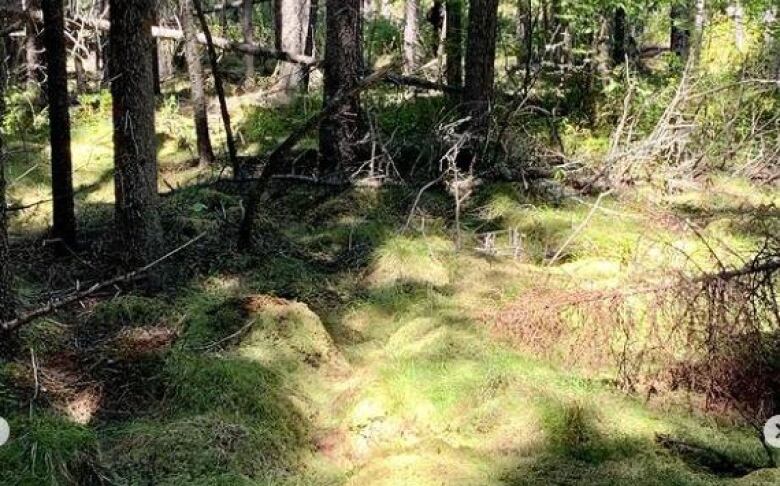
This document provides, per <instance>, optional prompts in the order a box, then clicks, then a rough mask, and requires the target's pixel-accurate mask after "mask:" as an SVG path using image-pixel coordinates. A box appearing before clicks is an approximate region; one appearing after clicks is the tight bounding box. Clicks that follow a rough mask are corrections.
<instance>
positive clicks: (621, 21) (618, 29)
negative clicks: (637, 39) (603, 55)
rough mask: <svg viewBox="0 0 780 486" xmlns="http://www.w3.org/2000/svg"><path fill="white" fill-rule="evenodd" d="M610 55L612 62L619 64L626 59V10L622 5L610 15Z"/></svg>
mask: <svg viewBox="0 0 780 486" xmlns="http://www.w3.org/2000/svg"><path fill="white" fill-rule="evenodd" d="M611 44H612V45H611V49H610V51H611V55H612V62H613V63H614V64H621V63H623V62H624V61H625V60H626V52H627V51H626V11H625V9H624V8H623V7H616V8H615V13H614V15H613V17H612V42H611Z"/></svg>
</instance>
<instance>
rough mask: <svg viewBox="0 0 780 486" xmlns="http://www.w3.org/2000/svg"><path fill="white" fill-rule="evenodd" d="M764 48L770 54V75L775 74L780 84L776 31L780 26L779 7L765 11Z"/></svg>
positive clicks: (778, 45) (779, 55)
mask: <svg viewBox="0 0 780 486" xmlns="http://www.w3.org/2000/svg"><path fill="white" fill-rule="evenodd" d="M762 20H763V22H764V50H765V52H766V53H767V55H768V61H769V70H770V76H774V79H775V80H777V83H778V85H779V86H780V44H779V43H778V41H780V39H778V38H777V35H776V32H777V29H778V28H780V26H778V25H777V22H778V19H777V7H772V8H768V9H766V10H765V11H764V17H763V19H762Z"/></svg>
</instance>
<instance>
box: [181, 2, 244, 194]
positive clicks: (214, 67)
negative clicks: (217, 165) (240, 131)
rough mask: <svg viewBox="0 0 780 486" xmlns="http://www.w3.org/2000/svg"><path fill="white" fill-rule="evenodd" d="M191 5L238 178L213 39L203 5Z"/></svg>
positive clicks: (235, 156)
mask: <svg viewBox="0 0 780 486" xmlns="http://www.w3.org/2000/svg"><path fill="white" fill-rule="evenodd" d="M192 6H193V7H195V13H196V14H197V16H198V21H199V22H200V28H201V29H203V35H204V36H205V37H206V50H207V51H208V55H209V63H210V64H211V75H212V76H213V77H214V88H215V89H216V91H217V98H218V100H219V111H220V113H221V114H222V123H223V125H224V127H225V139H226V140H227V146H228V156H229V157H230V164H231V165H232V166H233V177H235V178H236V179H240V178H241V167H240V164H239V161H238V150H237V149H236V141H235V139H234V138H233V127H232V123H231V121H230V110H228V106H227V100H226V98H225V88H224V86H223V85H222V76H220V74H219V61H218V58H217V51H216V49H215V48H214V39H213V38H212V37H211V29H209V24H208V21H207V20H206V15H205V14H204V13H203V7H202V5H201V3H200V0H192Z"/></svg>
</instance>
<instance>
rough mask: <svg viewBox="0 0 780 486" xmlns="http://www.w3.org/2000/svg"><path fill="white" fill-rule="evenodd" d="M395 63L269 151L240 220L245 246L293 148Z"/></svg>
mask: <svg viewBox="0 0 780 486" xmlns="http://www.w3.org/2000/svg"><path fill="white" fill-rule="evenodd" d="M393 66H394V64H391V65H389V66H386V67H384V68H382V69H378V70H376V71H375V72H374V73H372V74H371V75H369V76H367V77H365V78H363V79H362V80H361V81H360V82H358V83H357V84H356V85H355V86H354V87H353V88H352V89H350V90H348V91H346V92H344V93H342V94H340V95H339V96H337V97H336V98H334V99H333V100H332V101H331V102H330V103H328V104H327V105H326V106H325V107H324V108H323V109H322V110H321V111H320V112H319V113H317V114H315V115H312V116H311V117H309V119H308V120H306V122H305V123H304V124H303V125H301V126H300V127H298V128H297V129H296V130H295V131H293V132H292V133H291V134H290V135H289V136H288V137H287V138H286V139H285V140H284V141H283V142H282V143H280V144H279V145H278V146H277V147H276V148H275V149H274V150H273V151H272V152H271V153H270V154H269V155H268V163H267V164H265V166H263V169H262V172H261V173H260V176H259V177H258V178H257V180H256V181H255V184H254V185H253V186H252V188H251V190H250V192H249V197H248V198H247V200H246V212H245V213H244V218H243V219H242V221H241V229H240V230H239V241H240V245H241V246H242V247H244V248H246V247H247V246H249V243H250V241H251V237H252V226H253V224H254V220H255V216H256V215H257V207H258V206H259V205H260V202H261V201H262V199H263V196H264V194H265V189H266V186H267V185H268V182H269V181H270V180H271V179H272V178H273V176H274V175H276V174H277V173H279V171H280V170H281V168H282V166H283V164H284V161H285V158H286V156H287V154H288V153H289V152H290V150H292V149H293V148H294V147H295V145H296V144H297V143H298V142H299V141H300V140H301V139H302V138H303V137H304V136H305V135H306V134H307V133H308V132H309V131H310V130H312V129H314V128H315V127H317V126H318V125H319V124H320V122H322V120H324V119H325V118H327V117H328V116H330V115H332V114H333V113H335V112H336V111H337V110H338V109H339V108H341V105H343V104H344V103H346V102H347V101H348V100H350V99H351V98H353V97H355V95H357V94H358V93H360V92H361V91H363V90H364V89H366V88H368V87H369V86H372V85H374V84H376V83H377V82H379V81H381V80H382V79H384V78H385V77H386V76H387V74H388V73H389V72H390V70H391V69H392V67H393Z"/></svg>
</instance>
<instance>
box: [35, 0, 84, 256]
mask: <svg viewBox="0 0 780 486" xmlns="http://www.w3.org/2000/svg"><path fill="white" fill-rule="evenodd" d="M42 6H43V22H44V42H45V45H46V60H47V73H48V77H47V79H48V80H47V83H46V84H47V88H48V97H49V141H50V144H51V188H52V201H53V215H54V225H53V227H52V236H53V237H54V238H58V239H60V240H61V241H62V243H64V244H65V245H67V246H69V247H74V246H75V245H76V214H75V209H74V206H73V169H72V166H73V163H72V160H71V152H70V113H69V111H68V109H69V106H70V99H69V97H68V73H67V57H66V51H65V16H64V11H63V0H43V5H42Z"/></svg>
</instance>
